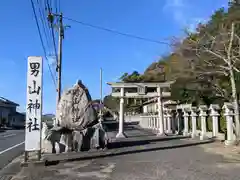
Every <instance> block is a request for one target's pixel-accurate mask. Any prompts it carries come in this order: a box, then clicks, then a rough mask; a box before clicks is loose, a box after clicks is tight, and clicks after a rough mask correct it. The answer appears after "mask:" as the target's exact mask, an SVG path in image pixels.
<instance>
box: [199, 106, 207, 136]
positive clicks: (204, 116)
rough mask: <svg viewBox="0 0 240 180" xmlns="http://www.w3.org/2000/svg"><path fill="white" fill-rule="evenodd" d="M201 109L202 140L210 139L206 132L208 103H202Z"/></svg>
mask: <svg viewBox="0 0 240 180" xmlns="http://www.w3.org/2000/svg"><path fill="white" fill-rule="evenodd" d="M199 110H200V114H199V116H200V118H201V135H200V140H205V139H208V137H207V135H206V133H207V124H206V120H207V110H208V107H207V106H206V105H200V106H199Z"/></svg>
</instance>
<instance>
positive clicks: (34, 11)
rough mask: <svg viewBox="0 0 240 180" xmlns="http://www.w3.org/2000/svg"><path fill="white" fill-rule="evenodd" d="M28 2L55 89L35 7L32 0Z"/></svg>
mask: <svg viewBox="0 0 240 180" xmlns="http://www.w3.org/2000/svg"><path fill="white" fill-rule="evenodd" d="M30 1H31V5H32V10H33V13H34V17H35V21H36V25H37V29H38V34H39V37H40V40H41V44H42V48H43V52H44V55H45V58H46V61H47V64H48V69H49V71H50V74H51V76H52V80H53V83H54V85H55V87H56V82H55V79H54V76H53V73H52V70H51V67H50V64H49V60H48V57H47V53H46V49H45V46H44V43H43V38H42V34H41V31H40V27H39V23H38V19H37V15H36V10H35V6H34V3H33V0H30Z"/></svg>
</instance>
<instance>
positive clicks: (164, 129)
mask: <svg viewBox="0 0 240 180" xmlns="http://www.w3.org/2000/svg"><path fill="white" fill-rule="evenodd" d="M163 112H164V113H163V131H164V132H166V131H167V109H164V111H163Z"/></svg>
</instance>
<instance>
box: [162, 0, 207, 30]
mask: <svg viewBox="0 0 240 180" xmlns="http://www.w3.org/2000/svg"><path fill="white" fill-rule="evenodd" d="M192 9H194V8H193V7H192V6H191V4H190V1H189V0H166V4H165V5H164V7H163V12H164V13H166V14H168V16H170V17H172V18H173V20H174V21H175V22H176V23H177V24H178V25H179V26H180V27H181V28H183V29H184V28H187V29H188V30H189V31H195V29H196V27H197V25H198V24H199V23H200V22H206V19H204V18H201V17H196V16H194V12H193V11H192Z"/></svg>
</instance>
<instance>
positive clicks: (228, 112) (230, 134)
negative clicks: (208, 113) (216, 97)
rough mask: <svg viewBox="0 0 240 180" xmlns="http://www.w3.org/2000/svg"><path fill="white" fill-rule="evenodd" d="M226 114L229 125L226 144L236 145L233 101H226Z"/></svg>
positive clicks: (224, 107)
mask: <svg viewBox="0 0 240 180" xmlns="http://www.w3.org/2000/svg"><path fill="white" fill-rule="evenodd" d="M223 109H224V116H225V118H226V125H227V140H225V145H234V144H235V139H234V134H233V117H234V113H233V110H234V108H233V105H232V104H231V103H224V105H223Z"/></svg>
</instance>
